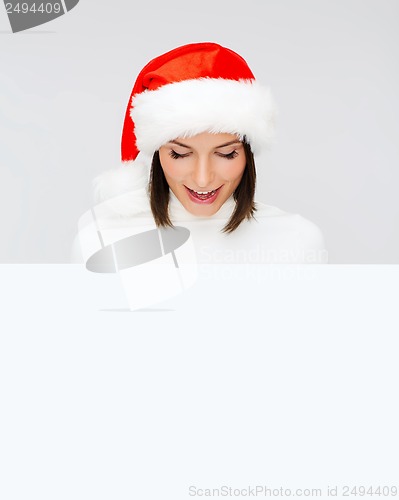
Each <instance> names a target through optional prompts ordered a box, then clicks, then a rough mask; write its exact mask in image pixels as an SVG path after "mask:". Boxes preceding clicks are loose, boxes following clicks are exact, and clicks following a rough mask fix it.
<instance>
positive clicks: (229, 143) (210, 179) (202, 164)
mask: <svg viewBox="0 0 399 500" xmlns="http://www.w3.org/2000/svg"><path fill="white" fill-rule="evenodd" d="M159 159H160V162H161V165H162V169H163V172H164V174H165V178H166V181H167V183H168V184H169V187H170V189H171V190H172V191H173V193H174V194H175V196H176V198H177V199H178V200H179V201H180V203H181V204H182V205H183V206H184V208H185V209H186V210H187V211H188V212H190V213H192V214H193V215H199V216H201V215H202V216H210V215H213V214H215V213H216V212H217V211H218V210H219V208H220V207H221V206H222V205H223V203H224V202H225V201H226V200H227V199H228V198H229V197H230V196H231V195H232V193H233V192H234V190H235V189H236V188H237V186H238V185H239V184H240V181H241V178H242V175H243V173H244V170H245V165H246V157H245V150H244V146H243V144H242V143H241V142H240V141H239V140H238V139H237V136H235V135H232V134H211V133H208V132H204V133H202V134H198V135H195V136H193V137H189V138H181V137H178V138H177V139H175V140H173V141H170V142H168V143H166V144H165V145H163V146H162V147H160V148H159Z"/></svg>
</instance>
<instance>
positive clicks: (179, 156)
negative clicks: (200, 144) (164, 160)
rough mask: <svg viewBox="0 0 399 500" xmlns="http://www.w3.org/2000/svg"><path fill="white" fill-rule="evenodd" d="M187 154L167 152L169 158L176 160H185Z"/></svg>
mask: <svg viewBox="0 0 399 500" xmlns="http://www.w3.org/2000/svg"><path fill="white" fill-rule="evenodd" d="M188 155H189V153H185V154H184V155H180V154H179V153H176V151H174V150H173V149H171V150H170V151H169V156H171V157H172V158H173V159H175V160H177V159H178V158H185V157H186V156H188Z"/></svg>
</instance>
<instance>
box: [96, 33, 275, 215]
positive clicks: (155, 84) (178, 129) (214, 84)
mask: <svg viewBox="0 0 399 500" xmlns="http://www.w3.org/2000/svg"><path fill="white" fill-rule="evenodd" d="M275 115H276V107H275V104H274V101H273V98H272V96H271V93H270V90H269V89H268V88H266V87H264V86H262V85H260V84H259V83H258V82H257V81H256V80H255V77H254V75H253V73H252V71H251V70H250V68H249V67H248V65H247V63H246V62H245V60H244V59H243V58H242V57H241V56H240V55H239V54H237V53H236V52H233V51H232V50H230V49H228V48H225V47H222V46H221V45H218V44H216V43H193V44H188V45H184V46H182V47H178V48H176V49H174V50H171V51H169V52H167V53H165V54H163V55H161V56H159V57H157V58H155V59H153V60H152V61H150V62H149V63H148V64H147V65H146V66H145V67H144V68H143V70H142V71H141V72H140V74H139V75H138V77H137V80H136V82H135V84H134V87H133V90H132V92H131V95H130V98H129V102H128V105H127V109H126V115H125V121H124V125H123V131H122V145H121V146H122V147H121V156H122V166H121V167H120V168H117V169H113V170H111V171H108V172H106V173H105V174H102V175H101V176H99V177H97V179H95V182H94V187H95V199H96V202H101V201H104V200H105V199H109V198H111V197H113V196H116V195H120V194H122V193H124V192H127V191H132V190H140V189H141V191H142V188H143V187H145V186H146V185H147V184H148V176H149V168H150V165H151V159H152V156H153V154H154V152H155V151H157V150H158V149H159V148H160V147H161V146H162V145H163V144H165V143H167V142H168V141H170V140H174V139H176V138H177V137H185V138H187V137H191V136H194V135H196V134H199V133H202V132H211V133H230V134H237V135H238V137H239V138H240V140H243V138H244V137H245V138H246V141H247V142H249V144H250V146H251V149H252V152H253V153H254V154H255V155H257V154H258V153H260V152H261V151H262V150H263V149H264V148H265V147H266V148H267V147H268V145H269V144H270V143H271V141H272V138H273V135H274V121H275ZM120 208H121V207H120ZM136 208H137V207H136ZM120 211H121V212H123V209H122V208H121V210H120Z"/></svg>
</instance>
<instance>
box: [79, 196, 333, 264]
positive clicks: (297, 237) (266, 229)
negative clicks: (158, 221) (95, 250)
mask: <svg viewBox="0 0 399 500" xmlns="http://www.w3.org/2000/svg"><path fill="white" fill-rule="evenodd" d="M132 194H133V193H126V194H125V195H122V196H120V197H118V201H117V202H116V203H109V204H107V203H105V204H102V206H101V210H100V211H99V213H98V214H97V217H98V219H97V220H98V225H99V227H98V228H99V230H100V232H101V235H102V238H103V240H104V243H105V244H109V243H113V242H115V241H118V240H120V239H122V238H124V237H128V236H130V235H132V234H137V233H139V232H142V231H147V230H149V229H154V228H155V227H156V226H155V223H154V220H153V217H152V213H151V210H150V205H149V202H148V199H145V202H144V208H143V203H142V201H143V193H141V204H140V209H139V210H135V209H134V206H135V200H132ZM121 207H122V209H121ZM126 207H128V209H127V210H126ZM129 207H130V209H129ZM234 207H235V201H234V199H233V197H232V196H231V197H230V198H229V199H228V200H227V201H226V202H225V203H224V205H223V206H222V207H221V208H220V209H219V211H218V212H217V213H216V214H214V215H213V216H211V217H198V216H195V215H192V214H191V213H189V212H188V211H187V210H186V209H185V208H184V207H183V205H182V204H181V203H180V201H179V200H178V199H177V198H176V196H175V195H174V194H173V193H172V192H170V203H169V214H170V219H171V221H172V222H173V224H174V225H175V226H183V227H186V228H187V229H189V230H190V233H191V237H192V240H193V243H194V246H195V250H196V256H197V261H198V263H199V264H212V263H215V264H218V263H228V264H233V263H239V264H246V263H258V264H259V263H265V264H276V263H278V264H314V263H318V264H320V263H327V261H328V255H327V251H326V249H325V246H324V239H323V235H322V233H321V231H320V229H319V228H318V227H317V226H316V225H315V224H313V223H312V222H310V221H309V220H307V219H305V218H303V217H301V216H300V215H297V214H290V213H287V212H284V211H283V210H280V209H279V208H276V207H273V206H269V205H265V204H263V203H260V202H256V208H257V210H256V212H255V219H251V220H244V221H243V222H242V223H241V224H240V226H239V227H238V228H237V229H236V230H235V231H233V232H232V233H222V232H221V229H222V228H223V227H224V226H225V224H226V223H227V221H228V219H229V218H230V215H231V214H232V212H233V210H234ZM120 209H121V210H120ZM121 212H122V213H121ZM132 214H134V215H132ZM88 253H90V252H88V251H87V249H84V248H83V249H82V248H81V245H80V243H79V237H76V238H75V242H74V245H73V250H72V259H71V260H72V262H82V261H83V260H86V259H87V257H88Z"/></svg>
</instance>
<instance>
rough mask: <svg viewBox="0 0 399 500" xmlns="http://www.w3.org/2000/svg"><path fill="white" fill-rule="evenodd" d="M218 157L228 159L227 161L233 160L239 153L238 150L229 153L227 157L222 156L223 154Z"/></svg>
mask: <svg viewBox="0 0 399 500" xmlns="http://www.w3.org/2000/svg"><path fill="white" fill-rule="evenodd" d="M216 154H217V155H218V156H221V157H222V158H226V159H227V160H232V159H233V158H235V157H236V156H237V155H238V153H237V151H236V150H234V151H232V152H231V153H228V154H227V155H225V154H222V153H216Z"/></svg>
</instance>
